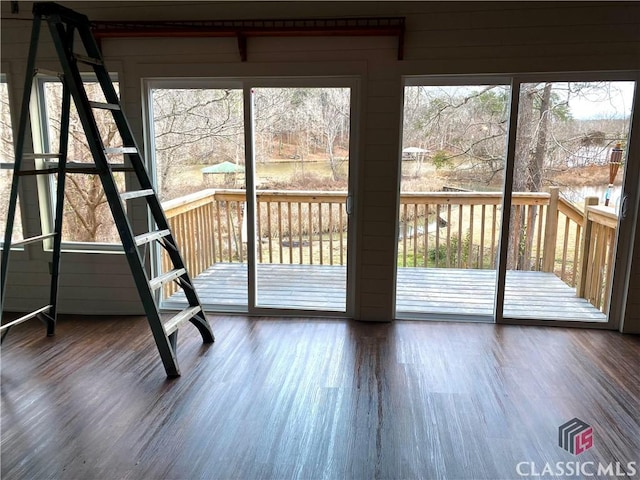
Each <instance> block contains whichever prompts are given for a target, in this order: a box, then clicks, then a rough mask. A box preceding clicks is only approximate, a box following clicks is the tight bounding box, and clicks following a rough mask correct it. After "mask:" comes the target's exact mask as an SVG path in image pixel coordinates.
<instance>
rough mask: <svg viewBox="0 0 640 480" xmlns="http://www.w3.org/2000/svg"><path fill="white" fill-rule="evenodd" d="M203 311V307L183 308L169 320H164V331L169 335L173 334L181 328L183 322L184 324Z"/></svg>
mask: <svg viewBox="0 0 640 480" xmlns="http://www.w3.org/2000/svg"><path fill="white" fill-rule="evenodd" d="M201 311H202V308H200V307H189V308H186V309H184V310H182V311H181V312H179V313H178V314H177V315H175V316H173V317H171V318H170V319H169V320H168V321H166V322H164V323H163V325H164V331H165V332H166V334H167V336H169V335H171V334H172V333H173V332H175V331H176V330H177V329H178V328H180V325H181V324H183V323H184V322H186V321H187V320H190V319H191V318H193V317H194V316H196V314H197V313H199V312H201Z"/></svg>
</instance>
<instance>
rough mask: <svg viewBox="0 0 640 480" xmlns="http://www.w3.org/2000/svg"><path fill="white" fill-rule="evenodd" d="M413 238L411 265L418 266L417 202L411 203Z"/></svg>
mask: <svg viewBox="0 0 640 480" xmlns="http://www.w3.org/2000/svg"><path fill="white" fill-rule="evenodd" d="M412 207H413V239H412V242H411V244H412V245H413V266H414V267H417V266H418V238H419V236H418V204H417V203H413V204H412Z"/></svg>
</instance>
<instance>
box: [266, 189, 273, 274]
mask: <svg viewBox="0 0 640 480" xmlns="http://www.w3.org/2000/svg"><path fill="white" fill-rule="evenodd" d="M266 207H267V237H268V245H269V263H273V239H272V238H271V237H272V235H271V232H272V230H271V201H269V200H267V202H266Z"/></svg>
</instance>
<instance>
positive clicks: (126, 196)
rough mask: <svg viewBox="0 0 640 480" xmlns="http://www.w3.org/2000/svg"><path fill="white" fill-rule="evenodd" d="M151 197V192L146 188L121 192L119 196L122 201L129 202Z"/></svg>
mask: <svg viewBox="0 0 640 480" xmlns="http://www.w3.org/2000/svg"><path fill="white" fill-rule="evenodd" d="M151 195H153V190H152V189H151V188H148V189H146V190H132V191H131V192H123V193H121V194H120V198H121V199H122V200H131V199H133V198H141V197H150V196H151Z"/></svg>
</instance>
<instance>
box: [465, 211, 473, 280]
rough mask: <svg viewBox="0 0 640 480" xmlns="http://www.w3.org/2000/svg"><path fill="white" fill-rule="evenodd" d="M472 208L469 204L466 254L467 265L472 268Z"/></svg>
mask: <svg viewBox="0 0 640 480" xmlns="http://www.w3.org/2000/svg"><path fill="white" fill-rule="evenodd" d="M473 209H474V205H473V204H472V205H470V206H469V248H468V251H469V253H468V254H467V255H468V257H467V267H468V268H473Z"/></svg>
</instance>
